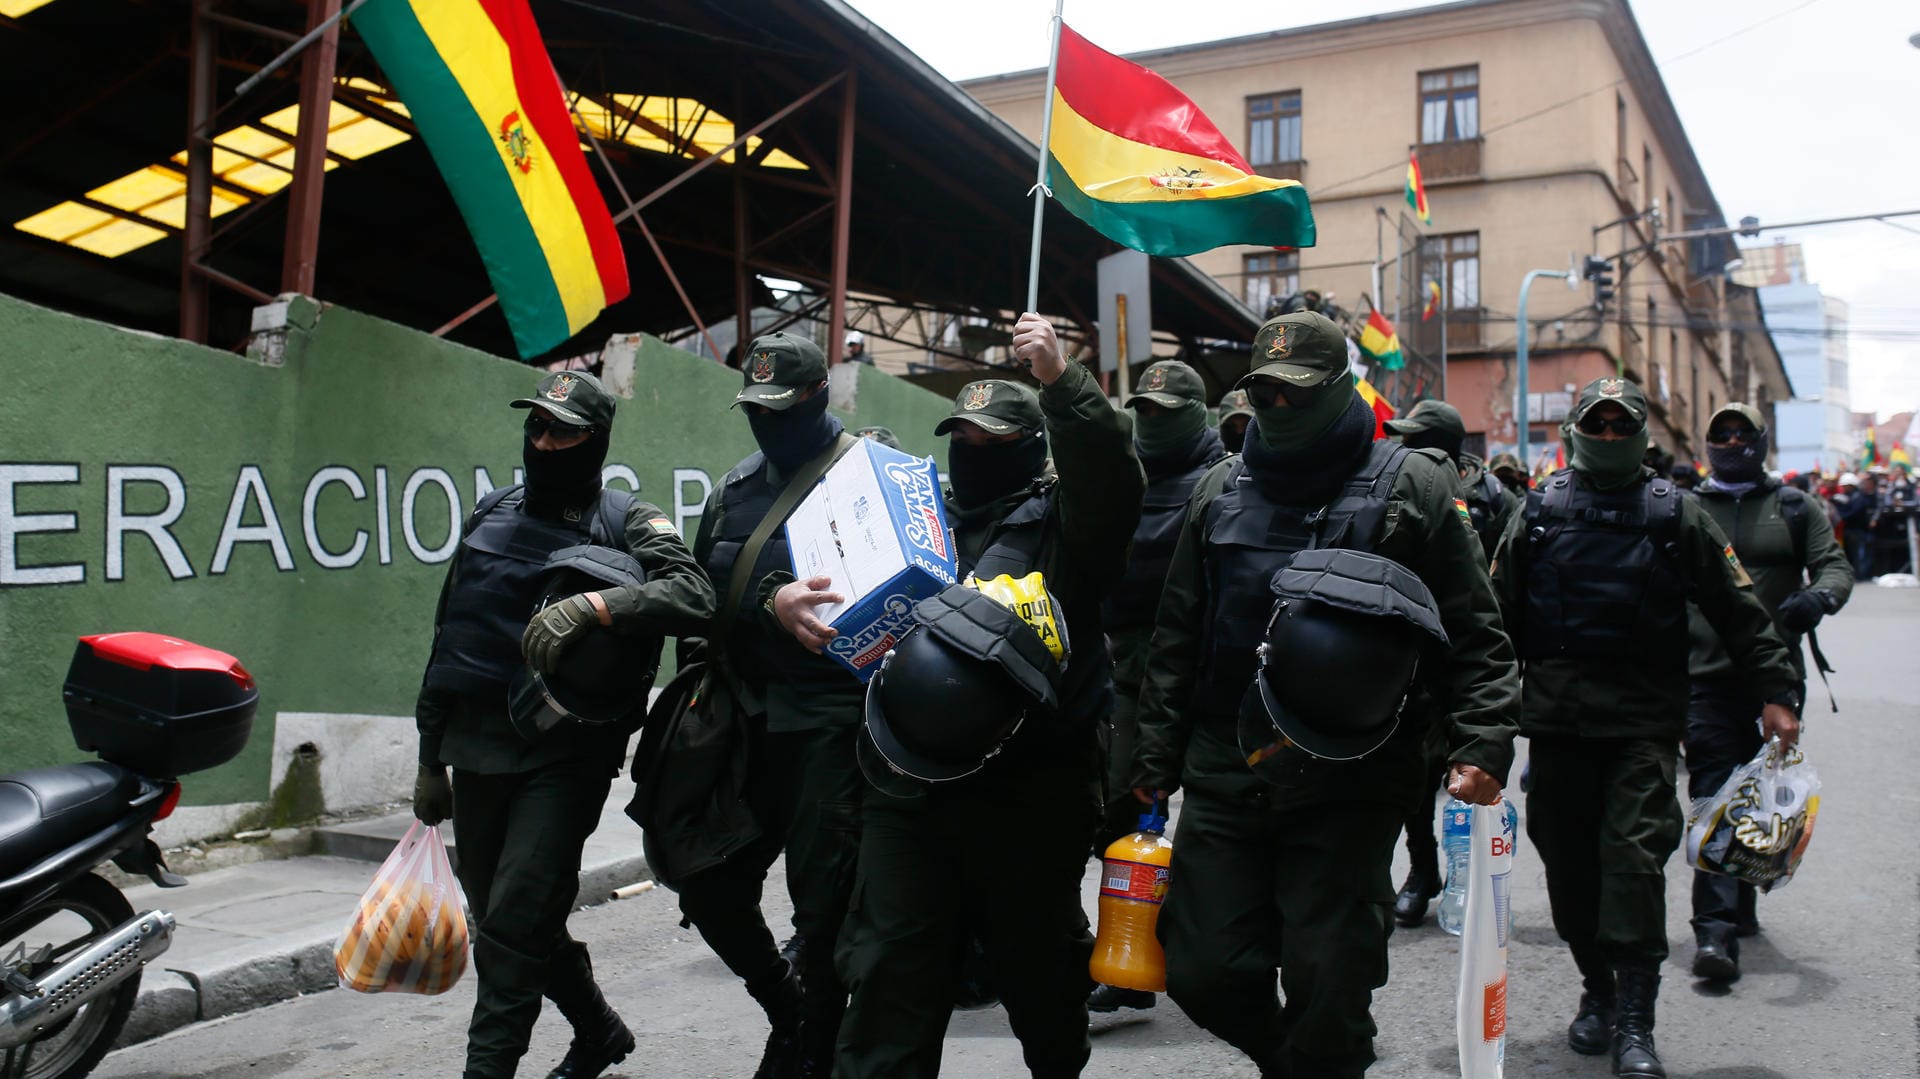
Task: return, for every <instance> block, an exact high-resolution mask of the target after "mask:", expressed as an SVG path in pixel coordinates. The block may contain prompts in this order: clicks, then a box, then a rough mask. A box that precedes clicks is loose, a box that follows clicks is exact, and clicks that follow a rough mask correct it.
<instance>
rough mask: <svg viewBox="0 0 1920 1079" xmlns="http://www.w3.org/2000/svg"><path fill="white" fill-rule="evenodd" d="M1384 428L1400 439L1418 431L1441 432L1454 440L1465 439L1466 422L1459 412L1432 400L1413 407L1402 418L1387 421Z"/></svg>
mask: <svg viewBox="0 0 1920 1079" xmlns="http://www.w3.org/2000/svg"><path fill="white" fill-rule="evenodd" d="M1386 428H1387V430H1389V431H1391V432H1393V433H1394V434H1396V435H1399V436H1401V437H1402V438H1404V437H1406V436H1407V435H1411V434H1414V433H1416V432H1419V431H1441V432H1444V433H1446V434H1450V435H1452V436H1454V437H1455V438H1465V437H1467V421H1465V420H1463V419H1461V418H1460V410H1459V409H1457V408H1455V407H1453V406H1452V405H1450V404H1447V403H1446V402H1445V401H1435V400H1433V399H1432V398H1428V399H1427V400H1425V401H1422V402H1420V403H1419V404H1417V405H1415V406H1413V411H1412V412H1409V413H1407V414H1406V416H1405V417H1404V418H1402V419H1397V420H1388V421H1387V423H1386Z"/></svg>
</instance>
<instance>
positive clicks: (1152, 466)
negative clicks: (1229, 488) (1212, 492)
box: [1135, 427, 1226, 481]
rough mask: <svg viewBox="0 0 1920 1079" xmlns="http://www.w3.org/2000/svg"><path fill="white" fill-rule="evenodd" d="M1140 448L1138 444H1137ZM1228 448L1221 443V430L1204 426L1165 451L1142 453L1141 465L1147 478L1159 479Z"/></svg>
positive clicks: (1211, 457)
mask: <svg viewBox="0 0 1920 1079" xmlns="http://www.w3.org/2000/svg"><path fill="white" fill-rule="evenodd" d="M1135 449H1136V450H1138V449H1139V447H1138V445H1136V446H1135ZM1225 451H1226V448H1225V447H1224V446H1222V445H1221V443H1220V432H1218V431H1216V430H1214V429H1213V428H1211V427H1202V428H1201V429H1200V430H1198V431H1195V432H1194V433H1193V435H1192V437H1190V438H1187V439H1185V440H1183V441H1182V442H1180V443H1179V444H1178V445H1176V446H1173V447H1172V448H1170V449H1167V450H1165V451H1163V452H1160V453H1156V454H1148V453H1145V452H1142V453H1141V454H1140V467H1141V468H1143V469H1145V470H1146V473H1147V479H1148V480H1149V481H1151V480H1157V479H1159V478H1161V477H1162V476H1174V475H1178V474H1180V473H1182V472H1186V471H1189V470H1191V469H1193V468H1194V467H1196V466H1198V465H1202V464H1205V463H1206V462H1207V461H1209V460H1211V459H1213V458H1216V457H1218V456H1220V455H1221V454H1222V453H1224V452H1225Z"/></svg>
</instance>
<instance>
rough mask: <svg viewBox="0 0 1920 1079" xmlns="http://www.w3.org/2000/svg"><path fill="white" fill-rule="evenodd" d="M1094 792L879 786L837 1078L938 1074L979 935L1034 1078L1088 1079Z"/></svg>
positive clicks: (846, 942)
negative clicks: (899, 794)
mask: <svg viewBox="0 0 1920 1079" xmlns="http://www.w3.org/2000/svg"><path fill="white" fill-rule="evenodd" d="M1089 762H1090V764H1091V763H1092V762H1091V751H1090V750H1089ZM996 778H997V779H998V778H1000V777H996ZM1096 784H1097V780H1094V779H1093V777H1092V776H1091V775H1090V774H1089V775H1079V776H1074V777H1071V778H1070V779H1069V780H1067V781H1065V782H1063V781H1062V779H1061V777H1060V776H1059V774H1058V772H1057V771H1055V770H1047V771H1045V772H1042V773H1040V774H1029V775H1027V776H1024V777H1022V779H1021V781H1020V782H1017V783H1014V782H993V783H978V782H973V781H969V780H961V781H956V782H954V783H952V784H943V785H942V786H941V787H940V788H938V789H935V790H932V791H929V792H925V793H922V794H919V795H917V796H914V797H911V798H895V797H892V796H890V795H887V794H883V793H881V792H880V791H878V790H872V789H869V790H868V792H867V796H866V802H865V805H864V823H863V825H862V829H861V833H860V873H859V883H858V884H857V885H856V886H855V889H854V899H853V908H852V911H851V912H850V913H849V915H848V918H847V928H846V932H845V933H844V935H843V936H842V938H841V943H840V955H839V961H840V969H841V973H842V975H843V976H844V977H845V978H846V981H847V984H848V986H849V987H851V989H852V991H853V999H852V1001H851V1003H850V1004H849V1006H848V1008H847V1017H846V1021H845V1022H843V1023H842V1024H841V1025H840V1044H839V1049H838V1052H837V1053H836V1055H835V1057H834V1066H833V1075H834V1079H868V1077H873V1079H920V1077H927V1079H930V1077H932V1076H936V1075H938V1074H939V1073H940V1050H941V1041H942V1039H943V1038H944V1037H945V1036H946V1031H947V1021H948V1019H949V1018H951V1016H952V1015H953V1005H954V996H955V987H956V986H957V985H958V984H959V981H960V969H961V957H962V955H963V953H964V951H965V949H966V948H967V944H968V938H969V935H970V934H971V935H977V936H978V938H979V941H980V943H981V945H982V946H983V947H984V949H985V952H986V958H987V963H988V967H989V969H990V970H991V972H992V977H993V982H994V987H995V988H996V989H997V990H998V991H999V994H1000V1002H1001V1003H1002V1004H1004V1005H1005V1006H1006V1009H1007V1019H1008V1021H1009V1022H1010V1023H1011V1024H1012V1026H1013V1033H1014V1036H1016V1037H1018V1038H1019V1039H1020V1049H1021V1052H1022V1054H1023V1055H1024V1057H1025V1059H1026V1064H1027V1068H1028V1070H1029V1071H1031V1072H1032V1073H1033V1075H1035V1076H1037V1077H1041V1079H1055V1077H1070V1076H1077V1075H1079V1074H1080V1070H1081V1069H1082V1068H1084V1067H1086V1063H1087V1057H1088V1056H1089V1055H1090V1054H1091V1052H1092V1045H1091V1043H1090V1042H1089V1041H1088V1038H1087V994H1088V993H1089V992H1091V991H1092V989H1093V979H1092V978H1091V976H1089V975H1088V973H1087V961H1088V960H1089V959H1091V958H1092V956H1093V934H1092V933H1091V932H1090V931H1089V927H1088V924H1087V915H1086V912H1085V910H1084V909H1083V908H1082V907H1081V905H1080V881H1081V878H1082V877H1083V876H1084V874H1085V870H1086V864H1087V845H1088V841H1089V840H1090V839H1091V837H1092V835H1093V832H1094V828H1095V827H1096V825H1097V823H1098V806H1097V801H1096V799H1095V798H1093V797H1092V796H1091V793H1092V790H1093V789H1094V786H1095V785H1096ZM808 947H809V948H811V947H812V944H811V942H809V944H808Z"/></svg>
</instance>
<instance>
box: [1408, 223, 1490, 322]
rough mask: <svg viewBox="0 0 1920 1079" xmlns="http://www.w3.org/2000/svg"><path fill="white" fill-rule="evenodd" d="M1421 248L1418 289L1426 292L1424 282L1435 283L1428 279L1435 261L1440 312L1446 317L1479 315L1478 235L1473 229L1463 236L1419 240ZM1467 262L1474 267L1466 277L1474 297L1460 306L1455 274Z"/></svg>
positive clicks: (1437, 235)
mask: <svg viewBox="0 0 1920 1079" xmlns="http://www.w3.org/2000/svg"><path fill="white" fill-rule="evenodd" d="M1420 246H1421V257H1420V271H1421V275H1422V281H1421V286H1420V287H1421V288H1425V287H1426V284H1425V282H1426V281H1428V280H1435V278H1433V277H1431V276H1429V275H1428V268H1429V267H1430V266H1432V265H1434V263H1435V261H1436V260H1437V261H1438V263H1439V267H1440V274H1439V276H1438V278H1437V280H1438V281H1439V282H1440V306H1441V308H1442V309H1443V310H1445V311H1446V312H1447V314H1448V316H1449V317H1451V316H1452V315H1453V313H1454V312H1456V311H1458V312H1478V311H1479V310H1480V293H1481V289H1480V254H1481V251H1480V231H1479V230H1478V229H1473V230H1470V231H1463V232H1441V233H1435V234H1432V235H1429V236H1424V237H1421V242H1420ZM1463 246H1470V247H1471V250H1461V248H1462V247H1463ZM1469 262H1470V263H1472V266H1473V269H1472V271H1471V273H1470V274H1469V275H1468V276H1470V277H1471V279H1472V280H1471V285H1472V292H1473V296H1472V298H1471V301H1470V302H1468V303H1464V304H1463V303H1459V302H1457V300H1456V296H1457V295H1458V293H1459V289H1458V288H1457V287H1456V286H1457V285H1458V283H1459V282H1458V280H1457V278H1456V272H1457V268H1458V267H1460V266H1461V265H1462V264H1465V263H1469Z"/></svg>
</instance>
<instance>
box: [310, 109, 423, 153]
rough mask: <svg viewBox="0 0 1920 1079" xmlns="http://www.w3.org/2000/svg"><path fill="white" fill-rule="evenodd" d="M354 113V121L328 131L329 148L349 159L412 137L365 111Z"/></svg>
mask: <svg viewBox="0 0 1920 1079" xmlns="http://www.w3.org/2000/svg"><path fill="white" fill-rule="evenodd" d="M354 115H355V117H356V119H355V120H354V121H353V122H352V123H349V124H345V125H342V126H340V127H336V128H334V129H333V130H332V131H330V132H328V133H327V149H329V150H331V151H333V152H334V153H336V154H339V155H340V156H341V157H344V158H346V159H348V160H349V161H352V160H358V159H359V158H363V157H366V156H367V155H368V154H377V153H379V152H380V151H382V150H385V149H387V148H389V147H393V146H398V145H400V144H401V143H403V142H405V141H407V140H408V139H409V138H412V136H411V135H408V134H407V133H406V132H404V131H402V130H400V129H399V128H397V127H391V126H389V125H387V124H383V123H381V122H380V121H378V120H376V119H374V118H373V117H371V116H367V115H365V114H363V113H355V114H354Z"/></svg>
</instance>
